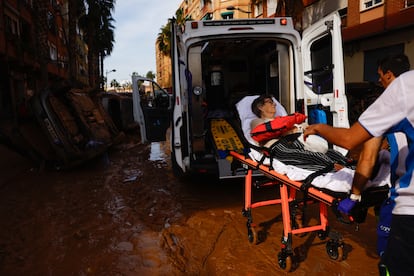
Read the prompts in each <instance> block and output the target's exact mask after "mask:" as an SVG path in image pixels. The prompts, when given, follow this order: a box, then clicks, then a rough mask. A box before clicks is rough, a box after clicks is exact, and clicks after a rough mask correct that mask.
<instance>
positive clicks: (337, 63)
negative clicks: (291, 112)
mask: <svg viewBox="0 0 414 276" xmlns="http://www.w3.org/2000/svg"><path fill="white" fill-rule="evenodd" d="M301 52H302V63H303V69H304V84H305V88H304V100H305V106H306V113H307V115H308V122H309V124H313V123H327V124H330V125H333V126H335V127H349V121H348V105H347V100H346V95H345V80H344V65H343V64H344V62H343V54H342V52H343V49H342V38H341V18H340V16H339V14H338V13H332V14H330V15H328V16H326V17H325V18H323V19H322V20H319V21H318V22H316V23H315V24H313V25H311V26H310V27H309V28H307V29H306V30H305V31H304V32H303V36H302V47H301ZM337 149H338V150H340V151H341V152H342V153H345V151H344V150H343V149H340V148H337Z"/></svg>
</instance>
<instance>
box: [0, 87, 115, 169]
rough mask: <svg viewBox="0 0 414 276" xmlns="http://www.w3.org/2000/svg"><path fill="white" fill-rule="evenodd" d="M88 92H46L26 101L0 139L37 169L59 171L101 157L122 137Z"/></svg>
mask: <svg viewBox="0 0 414 276" xmlns="http://www.w3.org/2000/svg"><path fill="white" fill-rule="evenodd" d="M93 95H94V93H92V91H88V90H81V89H71V88H60V89H53V90H52V89H46V90H43V91H41V92H40V93H38V94H35V95H33V96H31V97H30V99H29V100H28V101H27V106H26V107H25V109H24V112H23V111H22V112H21V110H20V109H19V110H18V111H19V112H17V116H16V117H17V118H16V119H14V120H13V122H12V123H8V124H7V123H5V122H2V124H1V125H0V126H1V128H0V139H1V142H2V143H3V144H6V145H7V146H8V147H9V148H12V149H14V150H15V151H18V152H19V153H21V154H22V155H24V156H26V157H28V158H30V159H32V160H33V161H35V162H36V163H38V164H39V165H41V166H46V167H48V168H55V169H63V168H70V167H73V166H77V165H79V164H82V163H84V162H86V161H87V160H91V159H93V158H95V157H98V156H99V155H102V154H103V153H104V152H106V151H107V149H108V148H109V147H110V146H111V145H113V144H114V143H117V142H118V141H120V139H121V138H122V137H123V133H122V132H120V131H119V130H118V128H117V127H116V126H115V124H114V123H113V121H112V119H111V118H110V116H109V115H108V114H107V113H106V111H105V110H104V108H103V106H102V104H101V101H100V100H98V98H99V97H97V96H93Z"/></svg>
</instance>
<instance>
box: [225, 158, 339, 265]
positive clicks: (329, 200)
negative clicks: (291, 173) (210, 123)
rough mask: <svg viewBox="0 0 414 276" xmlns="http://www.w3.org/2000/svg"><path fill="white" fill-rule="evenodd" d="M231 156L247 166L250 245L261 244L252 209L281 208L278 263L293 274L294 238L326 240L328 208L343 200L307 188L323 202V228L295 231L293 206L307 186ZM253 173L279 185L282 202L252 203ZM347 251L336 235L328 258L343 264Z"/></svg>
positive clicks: (320, 213)
mask: <svg viewBox="0 0 414 276" xmlns="http://www.w3.org/2000/svg"><path fill="white" fill-rule="evenodd" d="M229 154H230V155H231V156H232V157H233V158H235V159H236V160H238V161H240V162H241V163H242V164H244V165H247V173H246V176H245V201H244V210H243V215H244V216H246V217H247V231H248V239H249V242H250V243H257V241H258V237H257V234H256V231H255V229H254V228H255V225H254V224H253V219H252V216H251V211H252V209H254V208H257V207H262V206H268V205H276V204H280V205H281V209H282V220H283V237H282V244H281V252H280V253H279V254H278V263H279V266H280V268H282V269H283V270H285V271H291V269H292V265H293V247H292V235H294V234H304V233H308V232H314V231H318V236H319V238H321V239H325V238H326V237H327V236H328V234H329V229H328V207H329V206H334V207H335V208H336V206H337V205H338V202H339V199H337V198H335V197H333V196H331V195H329V194H327V193H325V192H323V191H321V190H318V189H316V188H314V187H308V188H306V193H307V195H308V197H309V198H312V199H314V200H316V201H318V202H319V224H317V225H313V226H304V227H300V228H296V229H292V221H291V210H290V206H289V203H290V202H292V201H294V200H295V199H296V192H297V191H298V190H299V191H301V190H302V191H303V188H302V187H303V184H302V183H301V182H298V181H293V180H290V179H289V178H288V177H287V176H285V175H283V174H280V173H278V172H276V171H275V170H272V169H271V168H270V167H269V166H266V165H263V164H259V163H258V162H257V161H255V160H253V159H251V158H249V157H246V156H245V155H243V154H240V153H238V152H235V151H230V152H229ZM253 170H258V171H260V172H261V173H263V174H264V175H265V176H266V177H268V178H269V179H270V180H271V181H270V182H269V184H267V185H279V189H280V198H277V199H271V200H264V201H258V202H252V185H253V180H252V179H253ZM343 247H344V244H343V242H342V237H341V236H340V235H339V234H338V235H332V237H330V240H329V241H328V242H327V244H326V250H327V254H328V256H329V257H330V258H331V259H334V260H342V259H343Z"/></svg>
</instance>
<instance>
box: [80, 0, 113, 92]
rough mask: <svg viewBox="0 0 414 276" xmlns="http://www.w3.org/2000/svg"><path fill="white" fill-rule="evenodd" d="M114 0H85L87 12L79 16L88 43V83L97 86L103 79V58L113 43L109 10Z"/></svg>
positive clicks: (93, 86)
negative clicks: (101, 64)
mask: <svg viewBox="0 0 414 276" xmlns="http://www.w3.org/2000/svg"><path fill="white" fill-rule="evenodd" d="M115 1H116V0H86V6H87V13H86V14H85V15H84V16H83V17H81V18H80V20H79V25H80V27H81V28H82V29H83V30H84V32H85V35H86V41H87V44H88V66H89V68H88V75H89V85H90V86H91V87H92V88H95V89H96V88H98V87H99V86H100V85H101V83H102V80H103V77H102V76H103V75H102V72H103V70H102V66H101V71H100V70H99V69H100V68H99V65H100V63H102V61H103V58H104V57H105V56H106V55H109V54H110V53H111V51H112V49H113V43H114V26H113V24H112V22H113V21H114V19H113V17H112V14H111V12H112V11H113V10H114V8H115Z"/></svg>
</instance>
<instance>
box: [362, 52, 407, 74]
mask: <svg viewBox="0 0 414 276" xmlns="http://www.w3.org/2000/svg"><path fill="white" fill-rule="evenodd" d="M403 53H404V44H396V45H392V46H387V47H383V48H378V49H373V50H369V51H365V52H364V81H371V82H377V81H378V74H377V69H378V62H379V61H380V60H381V59H383V58H384V57H386V56H389V55H396V54H403Z"/></svg>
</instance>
